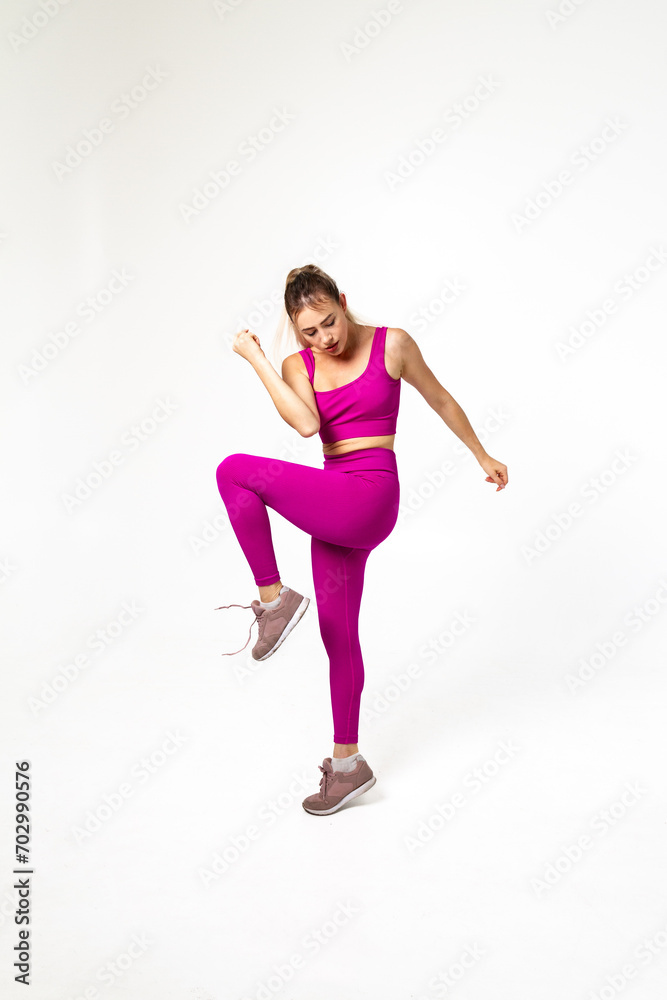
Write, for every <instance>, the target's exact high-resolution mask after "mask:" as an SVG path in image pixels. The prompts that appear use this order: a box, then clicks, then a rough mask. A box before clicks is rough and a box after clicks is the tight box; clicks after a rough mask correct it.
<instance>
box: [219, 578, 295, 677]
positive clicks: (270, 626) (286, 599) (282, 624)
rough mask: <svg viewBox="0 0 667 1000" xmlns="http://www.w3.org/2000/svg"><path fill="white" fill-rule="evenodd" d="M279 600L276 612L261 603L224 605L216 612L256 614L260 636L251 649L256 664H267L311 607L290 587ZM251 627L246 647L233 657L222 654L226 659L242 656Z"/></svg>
mask: <svg viewBox="0 0 667 1000" xmlns="http://www.w3.org/2000/svg"><path fill="white" fill-rule="evenodd" d="M279 597H280V604H279V605H278V606H277V607H275V608H263V607H262V605H261V604H260V602H259V601H252V602H251V603H250V604H222V605H220V607H219V608H216V609H215V610H216V611H220V610H222V608H252V610H253V611H254V612H255V621H256V622H257V630H258V633H259V635H258V637H257V642H256V643H255V645H254V646H253V649H252V658H253V660H266V659H267V657H269V656H271V655H272V653H275V651H276V650H277V649H278V648H279V647H280V646H282V644H283V642H284V641H285V639H286V638H287V636H288V635H289V634H290V632H291V631H292V629H293V628H294V626H295V625H296V624H297V622H299V621H300V620H301V618H302V617H303V615H304V613H305V611H306V608H307V607H308V605H309V604H310V598H309V597H303V596H302V595H301V594H298V593H297V592H296V590H292V589H291V588H289V587H288V588H286V589H285V590H283V591H281V593H280V594H279ZM254 624H255V622H253V623H252V625H254ZM252 625H251V626H250V630H249V632H248V641H247V642H246V644H245V646H243V647H242V648H241V649H237V650H235V652H233V653H223V654H222V655H223V656H235V655H236V653H241V652H243V650H244V649H245V648H246V646H247V645H248V642H250V634H251V632H252Z"/></svg>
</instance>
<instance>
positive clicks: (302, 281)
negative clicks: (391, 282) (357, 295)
mask: <svg viewBox="0 0 667 1000" xmlns="http://www.w3.org/2000/svg"><path fill="white" fill-rule="evenodd" d="M328 299H332V300H333V301H334V302H335V303H336V304H337V305H340V292H339V290H338V285H337V284H336V282H335V281H334V279H333V278H332V277H331V276H330V275H328V274H327V273H326V272H325V271H323V270H322V269H321V268H319V267H318V266H317V264H304V266H303V267H293V268H292V270H291V271H290V272H289V274H288V275H287V279H286V281H285V294H284V298H283V310H282V316H281V318H280V321H279V323H278V327H277V329H276V335H275V337H274V339H273V344H272V353H273V357H274V363H276V364H278V365H279V364H281V363H282V358H283V351H285V349H286V348H289V347H296V348H297V350H302V349H303V348H304V347H308V341H306V340H305V339H304V337H302V336H301V334H300V333H299V331H298V330H297V328H296V326H295V324H294V320H295V318H296V316H297V314H298V313H299V312H300V311H301V310H302V309H303V308H304V307H305V306H309V307H312V306H315V305H320V304H321V303H323V302H325V301H326V300H328ZM345 317H346V319H347V321H348V323H349V324H350V326H351V327H352V329H353V331H354V332H355V333H357V332H358V331H359V330H360V329H361V328H362V327H363V326H372V325H373V324H372V323H370V322H369V321H368V320H366V319H365V318H364V317H363V316H359V315H358V314H355V313H353V312H352V310H351V309H349V308H346V309H345ZM285 356H286V355H285Z"/></svg>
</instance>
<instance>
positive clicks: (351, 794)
mask: <svg viewBox="0 0 667 1000" xmlns="http://www.w3.org/2000/svg"><path fill="white" fill-rule="evenodd" d="M322 764H324V767H323V766H322ZM322 764H318V765H317V766H318V767H319V769H320V771H321V772H322V777H321V779H320V790H319V792H315V794H314V795H309V796H308V797H307V798H305V799H304V800H303V802H302V803H301V805H302V806H303V808H304V809H305V810H306V812H307V813H311V815H312V816H329V815H330V814H331V813H334V812H336V810H337V809H340V808H341V806H344V805H345V803H346V802H349V801H350V800H351V799H356V797H357V796H358V795H363V793H364V792H367V791H368V789H369V788H372V787H373V785H374V784H375V782H376V781H377V778H376V777H375V775H374V774H373V772H372V771H371V769H370V767H369V765H368V764H367V763H366V761H365V760H364V758H363V757H359V758H358V759H357V766H356V767H355V769H354V771H347V772H345V771H334V769H333V765H332V763H331V757H325V758H324V760H323V761H322Z"/></svg>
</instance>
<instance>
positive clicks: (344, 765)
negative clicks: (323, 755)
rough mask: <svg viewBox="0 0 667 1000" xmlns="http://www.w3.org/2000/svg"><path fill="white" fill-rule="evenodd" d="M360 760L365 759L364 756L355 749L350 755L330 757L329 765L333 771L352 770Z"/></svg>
mask: <svg viewBox="0 0 667 1000" xmlns="http://www.w3.org/2000/svg"><path fill="white" fill-rule="evenodd" d="M361 760H366V758H365V757H364V756H363V755H362V754H361V753H360V752H359V751H358V750H357V752H356V753H353V754H352V756H351V757H332V758H331V766H332V768H333V769H334V771H354V769H355V767H356V766H357V764H358V763H359V761H361Z"/></svg>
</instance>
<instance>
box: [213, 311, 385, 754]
mask: <svg viewBox="0 0 667 1000" xmlns="http://www.w3.org/2000/svg"><path fill="white" fill-rule="evenodd" d="M386 335H387V328H386V326H382V327H377V328H376V329H375V332H374V334H373V341H372V345H371V353H370V358H369V361H368V364H367V366H366V369H365V371H364V372H363V374H361V375H359V377H358V378H356V379H354V380H353V381H352V382H348V383H347V385H342V386H339V387H338V388H337V389H327V390H324V391H322V392H317V391H315V390H313V391H314V392H315V401H316V403H317V408H318V411H319V414H320V432H319V433H320V438H321V439H322V442H323V443H329V442H332V441H340V440H343V439H345V438H354V437H370V436H376V435H383V434H395V433H396V420H397V416H398V407H399V400H400V391H401V380H400V378H398V379H394V378H392V377H391V375H390V374H389V373H388V371H387V369H386V367H385V362H384V348H385V339H386ZM299 354H300V355H301V356H302V358H303V360H304V363H305V365H306V370H307V372H308V377H309V379H310V382H311V384H312V382H313V379H314V373H315V359H314V357H313V352H312V350H311V348H310V347H308V348H305V350H303V351H299ZM217 482H218V489H219V491H220V495H221V497H222V499H223V501H224V504H225V506H226V508H227V513H228V515H229V520H230V523H231V525H232V528H233V529H234V533H235V534H236V537H237V538H238V540H239V543H240V545H241V548H242V550H243V553H244V555H245V557H246V559H247V560H248V563H249V565H250V569H251V572H252V574H253V576H254V580H255V583H256V584H257V585H258V586H266V585H269V584H271V583H277V581H278V580H279V579H280V573H279V572H278V566H277V563H276V556H275V552H274V549H273V541H272V537H271V526H270V522H269V516H268V513H267V510H266V508H267V507H272V508H273V510H276V511H277V512H278V513H279V514H282V516H283V517H285V518H287V520H288V521H290V522H291V523H292V524H294V525H296V526H297V527H298V528H301V529H302V530H303V531H305V532H307V533H308V534H309V535H310V536H311V557H312V569H313V583H314V586H315V598H316V601H317V612H318V618H319V626H320V635H321V636H322V641H323V643H324V647H325V649H326V651H327V654H328V656H329V681H330V686H331V707H332V711H333V722H334V737H333V739H334V743H357V742H358V739H359V735H358V726H359V706H360V701H361V692H362V689H363V686H364V664H363V659H362V655H361V647H360V644H359V609H360V606H361V595H362V591H363V583H364V570H365V567H366V560H367V559H368V556H369V555H370V553H371V551H372V550H373V549H374V548H376V547H377V546H378V545H379V544H380V542H382V541H384V539H385V538H387V536H388V535H389V534H391V532H392V530H393V528H394V526H395V524H396V521H397V519H398V506H399V499H400V488H399V482H398V469H397V465H396V454H395V452H394V451H393V450H392V449H391V448H362V449H359V450H357V451H351V452H348V453H347V454H343V455H324V466H323V468H322V469H316V468H314V467H313V466H310V465H300V464H298V463H296V462H286V461H283V460H281V459H276V458H265V457H263V456H261V455H245V454H234V455H228V456H227V458H225V459H224V460H223V461H222V462H221V463H220V465H219V466H218V469H217Z"/></svg>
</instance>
